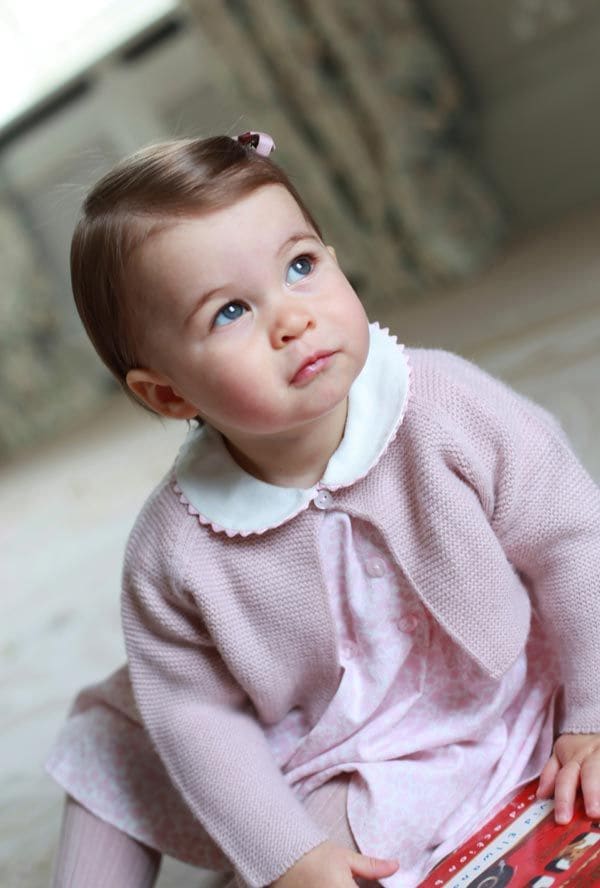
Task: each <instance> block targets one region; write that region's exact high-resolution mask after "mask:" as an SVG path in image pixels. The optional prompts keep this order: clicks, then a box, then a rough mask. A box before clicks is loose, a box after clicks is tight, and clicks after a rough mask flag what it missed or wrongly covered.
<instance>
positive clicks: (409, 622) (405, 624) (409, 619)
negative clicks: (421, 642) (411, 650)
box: [396, 614, 419, 634]
mask: <svg viewBox="0 0 600 888" xmlns="http://www.w3.org/2000/svg"><path fill="white" fill-rule="evenodd" d="M396 625H397V627H398V629H400V631H401V632H408V633H409V634H411V633H413V632H414V631H415V629H416V628H417V626H418V625H419V621H418V619H417V617H415V615H414V614H407V615H406V616H405V617H400V619H399V620H397V621H396Z"/></svg>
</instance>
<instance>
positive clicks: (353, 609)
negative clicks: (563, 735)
mask: <svg viewBox="0 0 600 888" xmlns="http://www.w3.org/2000/svg"><path fill="white" fill-rule="evenodd" d="M320 544H321V553H322V558H323V561H324V565H325V569H326V576H327V580H328V588H329V590H330V595H331V607H332V611H333V614H334V617H335V622H336V626H337V632H338V649H339V659H340V665H341V666H342V668H343V675H342V679H341V681H340V685H339V687H338V690H337V693H336V695H335V697H334V698H333V700H332V701H331V703H330V705H329V707H328V708H327V710H326V712H325V713H324V714H323V716H322V718H321V719H320V721H319V722H318V724H317V725H315V727H314V728H313V730H312V731H310V732H309V733H305V729H304V726H303V725H302V723H301V721H299V719H298V717H297V716H295V715H294V713H291V714H290V716H288V717H287V718H285V719H283V721H282V722H280V723H279V724H278V725H276V726H275V727H274V728H272V729H268V730H267V737H268V738H269V742H270V744H271V748H272V749H273V752H274V755H275V757H276V759H277V761H278V763H279V765H280V767H281V768H282V770H283V772H284V773H285V774H286V778H287V780H288V782H289V783H290V785H292V786H293V788H294V790H295V792H296V793H297V794H298V795H299V797H300V798H304V797H306V796H307V795H308V794H309V793H310V792H312V791H314V790H315V789H316V788H317V787H319V786H320V785H321V784H322V783H324V782H325V781H326V780H328V779H330V778H331V777H333V776H334V775H336V774H339V773H340V772H349V773H350V774H351V780H350V784H349V790H348V801H347V813H348V819H349V822H350V826H351V828H352V832H353V835H354V839H355V841H356V844H357V845H358V847H359V849H360V850H361V851H363V852H364V853H367V854H373V855H375V856H379V857H384V858H388V857H398V858H399V860H400V861H401V868H400V870H399V871H398V872H397V873H395V874H394V875H393V876H391V877H390V878H388V879H383V880H382V881H381V884H382V885H386V886H390V888H413V886H415V885H417V884H418V882H419V881H420V880H421V879H422V878H423V877H424V876H425V875H426V873H427V872H428V871H429V870H430V869H431V868H432V867H433V866H434V865H435V864H436V863H437V862H438V861H439V860H441V859H442V858H443V857H444V856H445V855H446V854H448V853H449V852H450V851H452V850H454V849H455V848H456V846H457V845H458V844H460V843H461V842H462V841H463V840H464V839H465V838H467V837H468V836H469V835H470V834H471V833H472V832H473V831H474V830H475V829H476V828H477V827H478V826H480V825H481V824H482V823H484V822H485V821H486V820H487V819H488V817H489V816H491V815H492V813H493V812H494V811H495V810H499V808H500V807H502V805H503V803H504V800H505V798H506V796H507V795H509V794H512V792H513V791H514V790H515V789H516V787H518V786H520V785H521V784H523V783H526V782H527V781H528V780H530V779H532V778H533V777H535V776H537V775H539V773H540V771H541V769H542V767H543V766H544V764H545V762H546V761H547V759H548V757H549V755H550V753H551V750H552V742H553V709H554V707H553V695H554V691H555V688H556V686H557V681H558V673H557V671H556V669H555V668H552V663H553V655H552V653H551V651H550V650H549V647H548V645H547V643H546V642H545V640H544V637H543V635H542V633H541V630H540V627H539V625H538V623H537V620H535V619H534V622H533V626H532V632H531V636H530V640H529V643H528V646H527V648H526V651H524V652H523V654H522V655H521V656H520V657H519V659H518V660H517V662H516V663H515V664H514V666H512V667H511V669H510V670H509V671H508V672H507V673H506V674H505V675H504V676H503V677H502V678H501V679H499V680H496V679H492V678H490V677H489V676H487V675H485V673H484V672H483V671H482V670H481V669H480V667H479V666H478V665H477V664H476V663H475V662H474V661H473V660H472V659H471V658H470V657H469V656H468V655H467V654H465V653H464V651H462V649H461V648H459V646H458V645H457V644H456V643H455V642H453V641H452V639H450V637H449V636H448V635H447V634H446V633H444V631H443V630H442V629H441V628H440V627H439V626H438V624H437V623H436V621H435V620H433V619H432V618H431V616H430V615H429V614H428V612H427V610H426V608H425V607H424V606H423V605H422V604H421V603H420V602H419V601H418V600H417V598H416V596H415V595H414V593H413V592H412V590H411V589H410V587H409V585H408V583H407V582H405V581H404V579H403V577H402V575H401V573H400V572H399V571H398V569H397V567H396V566H395V565H394V563H393V562H392V560H391V559H390V557H389V553H388V552H387V550H386V548H385V545H384V543H383V540H381V539H380V538H378V534H377V531H376V530H375V529H374V528H373V527H372V526H371V525H369V524H368V523H367V522H365V521H361V520H357V519H350V518H349V517H348V516H347V515H346V514H344V513H342V512H337V511H329V512H327V513H326V514H325V515H324V520H323V525H322V531H321V535H320Z"/></svg>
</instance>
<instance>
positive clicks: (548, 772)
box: [536, 755, 560, 799]
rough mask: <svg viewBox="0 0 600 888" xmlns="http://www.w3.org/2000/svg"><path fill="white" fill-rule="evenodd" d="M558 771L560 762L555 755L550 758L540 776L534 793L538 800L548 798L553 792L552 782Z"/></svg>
mask: <svg viewBox="0 0 600 888" xmlns="http://www.w3.org/2000/svg"><path fill="white" fill-rule="evenodd" d="M559 771H560V762H559V761H558V759H557V757H556V756H555V755H552V756H550V758H549V759H548V761H547V762H546V764H545V766H544V768H543V770H542V773H541V774H540V782H539V784H538V788H537V792H536V796H537V798H538V799H549V798H550V796H551V795H552V793H553V792H554V782H555V780H556V775H557V774H558V772H559Z"/></svg>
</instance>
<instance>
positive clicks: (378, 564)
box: [365, 558, 385, 577]
mask: <svg viewBox="0 0 600 888" xmlns="http://www.w3.org/2000/svg"><path fill="white" fill-rule="evenodd" d="M365 568H366V571H367V573H368V574H369V576H370V577H382V576H384V574H385V561H384V560H383V558H369V560H368V561H367V563H366V564H365Z"/></svg>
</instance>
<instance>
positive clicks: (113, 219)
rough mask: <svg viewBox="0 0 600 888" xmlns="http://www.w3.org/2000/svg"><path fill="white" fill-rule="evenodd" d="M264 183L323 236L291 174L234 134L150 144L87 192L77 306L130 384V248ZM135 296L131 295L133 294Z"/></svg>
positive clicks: (74, 280) (74, 246)
mask: <svg viewBox="0 0 600 888" xmlns="http://www.w3.org/2000/svg"><path fill="white" fill-rule="evenodd" d="M263 185H282V186H283V187H284V188H286V189H287V190H288V191H289V193H290V194H291V195H292V197H293V198H294V200H295V201H296V203H297V204H298V206H299V207H300V210H301V211H302V214H303V215H304V217H305V219H306V221H307V222H308V223H309V225H311V226H312V227H313V228H314V230H315V231H316V233H317V234H318V236H319V237H321V230H320V228H319V226H318V224H317V222H316V221H315V219H314V218H313V217H312V215H311V213H310V212H309V210H308V209H307V208H306V206H305V205H304V203H303V201H302V199H301V197H300V195H299V194H298V192H297V191H296V189H295V187H294V186H293V185H292V183H291V182H290V180H289V179H288V177H287V176H286V174H285V173H284V172H283V170H281V169H280V168H279V167H278V166H277V165H276V164H274V163H273V162H272V161H271V160H269V159H268V158H266V157H262V156H260V155H258V154H257V153H256V152H255V150H254V149H253V148H251V147H248V146H243V145H241V144H240V143H239V142H238V141H237V139H232V138H230V137H229V136H217V137H214V138H210V139H180V140H177V141H171V142H163V143H160V144H157V145H151V146H149V147H148V148H145V149H143V150H141V151H138V152H137V153H136V154H133V155H131V156H130V157H127V158H126V159H125V160H123V161H121V162H120V163H119V164H117V165H116V166H115V167H114V168H113V169H112V170H111V171H110V172H109V173H107V174H106V175H105V176H104V177H103V178H102V179H100V181H99V182H97V184H96V185H95V186H94V187H93V188H92V190H91V191H90V192H89V194H88V195H87V197H86V199H85V201H84V203H83V207H82V212H81V217H80V219H79V221H78V222H77V225H76V227H75V232H74V234H73V240H72V242H71V284H72V288H73V295H74V297H75V305H76V306H77V311H78V312H79V316H80V318H81V320H82V323H83V326H84V327H85V330H86V332H87V334H88V336H89V338H90V340H91V342H92V344H93V346H94V348H95V349H96V351H97V353H98V355H99V356H100V358H101V360H102V361H103V362H104V364H105V365H106V366H107V367H108V369H109V370H110V371H111V373H112V374H113V375H114V376H115V377H116V378H117V380H118V381H119V383H120V384H121V386H122V387H123V389H124V390H125V392H126V393H127V394H128V395H129V396H130V397H133V399H134V400H135V401H137V398H135V396H134V395H132V393H131V391H130V390H129V388H128V386H127V383H126V376H127V373H128V371H129V370H131V369H133V368H134V367H136V366H137V365H138V361H137V355H136V338H135V335H134V331H133V326H134V325H133V323H132V318H133V316H134V313H135V306H132V305H131V304H129V303H128V301H127V299H126V294H125V271H126V266H127V261H128V259H129V257H130V256H131V254H132V252H133V251H134V250H135V249H136V248H137V247H139V246H140V245H141V244H143V243H144V242H145V241H146V240H147V238H148V237H150V236H151V235H152V234H153V233H156V232H157V231H161V230H163V229H164V228H165V227H167V226H168V225H172V224H174V223H175V222H176V221H177V220H178V219H182V218H186V217H190V216H195V215H199V214H202V213H206V212H210V211H211V210H217V209H221V208H224V207H227V206H231V204H233V203H235V201H236V200H239V199H240V198H242V197H244V196H246V195H248V194H250V193H251V192H252V191H255V190H256V189H257V188H261V187H262V186H263ZM130 301H131V300H130Z"/></svg>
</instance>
